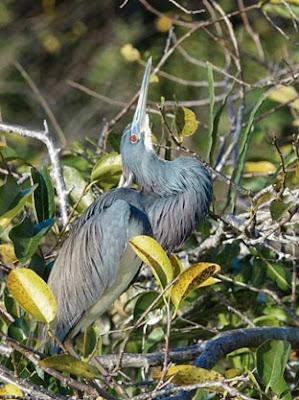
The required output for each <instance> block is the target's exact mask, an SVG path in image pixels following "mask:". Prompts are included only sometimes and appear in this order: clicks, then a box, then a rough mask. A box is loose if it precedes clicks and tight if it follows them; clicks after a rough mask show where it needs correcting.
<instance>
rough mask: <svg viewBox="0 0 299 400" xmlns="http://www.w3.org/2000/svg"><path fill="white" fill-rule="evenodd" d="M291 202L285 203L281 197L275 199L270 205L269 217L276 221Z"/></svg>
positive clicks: (290, 206) (289, 206)
mask: <svg viewBox="0 0 299 400" xmlns="http://www.w3.org/2000/svg"><path fill="white" fill-rule="evenodd" d="M292 206H293V203H292V202H289V203H285V202H284V201H283V200H282V199H275V200H273V201H272V203H271V206H270V212H271V217H272V219H273V221H278V220H279V219H280V218H281V217H282V216H283V214H284V213H285V212H286V211H288V210H289V209H290V208H292Z"/></svg>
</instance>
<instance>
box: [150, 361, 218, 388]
mask: <svg viewBox="0 0 299 400" xmlns="http://www.w3.org/2000/svg"><path fill="white" fill-rule="evenodd" d="M152 377H153V379H160V377H161V371H154V372H153V374H152ZM170 378H172V379H171V383H174V384H177V385H192V384H196V383H201V382H209V381H222V380H223V379H224V377H223V375H221V374H219V372H216V371H213V370H209V369H204V368H199V367H195V366H194V365H174V366H172V367H170V368H168V370H167V374H166V376H165V380H167V379H170Z"/></svg>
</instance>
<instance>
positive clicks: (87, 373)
mask: <svg viewBox="0 0 299 400" xmlns="http://www.w3.org/2000/svg"><path fill="white" fill-rule="evenodd" d="M39 366H40V367H41V368H53V369H56V370H57V371H61V372H68V373H70V374H73V375H77V376H80V377H81V378H85V379H95V378H98V377H99V372H98V370H97V369H96V368H95V367H94V366H93V365H89V364H88V363H86V362H84V361H80V360H78V359H77V358H75V357H73V356H72V355H70V354H59V355H55V356H51V357H47V358H44V359H43V360H41V361H40V362H39Z"/></svg>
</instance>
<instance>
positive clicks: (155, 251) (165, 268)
mask: <svg viewBox="0 0 299 400" xmlns="http://www.w3.org/2000/svg"><path fill="white" fill-rule="evenodd" d="M129 243H130V245H131V247H132V248H133V250H134V251H135V253H136V254H137V255H138V257H139V258H141V260H142V261H143V262H144V263H145V264H146V265H149V266H150V267H151V268H152V271H153V274H154V277H155V279H156V281H157V283H158V284H159V285H160V286H161V287H162V288H164V287H165V286H167V284H168V283H170V282H171V281H172V280H173V268H172V265H171V262H170V260H169V258H168V257H167V254H166V253H165V251H164V250H163V249H162V247H161V246H160V244H159V243H158V242H157V241H156V240H155V239H153V238H152V237H150V236H145V235H139V236H134V237H133V238H132V239H131V240H130V241H129Z"/></svg>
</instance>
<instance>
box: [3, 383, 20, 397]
mask: <svg viewBox="0 0 299 400" xmlns="http://www.w3.org/2000/svg"><path fill="white" fill-rule="evenodd" d="M9 395H11V396H13V397H8V396H9ZM0 396H5V399H6V400H13V398H15V396H18V397H23V392H22V390H21V389H19V388H18V386H16V385H13V384H12V383H7V384H6V385H2V386H0Z"/></svg>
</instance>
